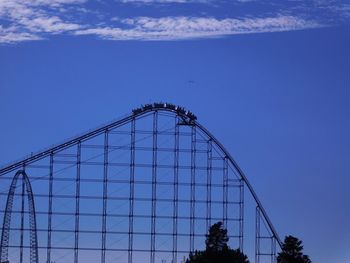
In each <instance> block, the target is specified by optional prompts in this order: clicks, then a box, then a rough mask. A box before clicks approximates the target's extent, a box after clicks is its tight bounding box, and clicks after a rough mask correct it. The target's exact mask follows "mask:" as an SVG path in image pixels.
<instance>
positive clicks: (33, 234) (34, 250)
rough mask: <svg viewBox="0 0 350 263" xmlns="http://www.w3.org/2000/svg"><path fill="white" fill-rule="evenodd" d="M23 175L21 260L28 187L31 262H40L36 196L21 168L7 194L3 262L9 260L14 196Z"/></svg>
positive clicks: (0, 251)
mask: <svg viewBox="0 0 350 263" xmlns="http://www.w3.org/2000/svg"><path fill="white" fill-rule="evenodd" d="M20 176H22V193H21V197H22V200H21V208H22V210H21V237H20V244H21V246H20V254H19V256H20V262H21V263H22V262H23V242H24V240H23V228H24V213H23V210H24V194H25V192H24V189H26V192H27V197H28V206H29V225H30V229H29V231H30V261H29V262H30V263H38V240H37V231H36V215H35V205H34V197H33V192H32V187H31V185H30V181H29V179H28V176H27V174H26V173H25V171H23V170H19V171H18V172H17V173H16V174H15V176H14V178H13V180H12V182H11V186H10V190H9V192H8V195H7V202H6V209H5V214H4V220H3V226H2V234H1V246H0V256H1V262H8V247H9V242H10V226H11V213H12V206H13V198H14V194H15V190H16V185H17V181H18V178H19V177H20Z"/></svg>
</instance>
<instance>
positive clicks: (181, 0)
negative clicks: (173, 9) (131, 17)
mask: <svg viewBox="0 0 350 263" xmlns="http://www.w3.org/2000/svg"><path fill="white" fill-rule="evenodd" d="M117 2H121V3H145V4H149V3H164V4H165V3H181V4H184V3H207V2H210V0H117Z"/></svg>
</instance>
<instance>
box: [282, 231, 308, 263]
mask: <svg viewBox="0 0 350 263" xmlns="http://www.w3.org/2000/svg"><path fill="white" fill-rule="evenodd" d="M303 249H304V247H303V246H302V241H301V240H299V239H298V238H296V237H293V236H286V237H285V239H284V243H283V246H282V252H280V253H278V257H277V262H278V263H311V260H310V258H309V256H307V255H304V254H303Z"/></svg>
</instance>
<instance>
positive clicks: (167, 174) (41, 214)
mask: <svg viewBox="0 0 350 263" xmlns="http://www.w3.org/2000/svg"><path fill="white" fill-rule="evenodd" d="M19 169H20V170H19ZM16 170H19V171H18V172H17V173H16V174H15V176H14V177H13V172H14V171H16ZM27 174H29V175H30V177H28V176H27ZM20 175H22V179H23V182H22V193H16V192H15V189H16V188H19V186H18V185H17V179H18V177H19V176H20ZM0 180H1V184H0V209H1V210H0V213H1V214H0V218H1V219H2V220H3V229H2V241H1V248H0V251H1V261H2V262H5V261H8V260H9V261H10V262H20V263H22V262H28V258H30V263H34V262H35V263H38V262H39V261H40V262H47V263H51V262H72V263H73V262H74V263H78V262H98V261H99V262H101V263H108V262H128V263H137V262H147V261H149V262H150V263H156V262H166V261H167V262H172V263H177V262H182V261H183V258H184V257H187V256H188V253H189V252H191V251H194V250H196V249H203V246H204V236H205V234H206V232H207V230H208V228H209V226H210V225H211V224H213V223H215V222H216V221H222V222H223V223H224V226H225V227H226V228H227V229H228V233H229V237H230V243H229V245H230V246H231V247H234V248H240V249H241V250H243V251H244V252H245V253H247V254H248V256H250V257H253V255H255V262H256V263H258V262H275V260H276V258H275V255H276V243H277V244H278V245H279V246H281V241H280V239H279V237H278V234H277V232H276V230H275V229H274V227H273V225H272V223H271V221H270V219H269V217H268V216H267V213H266V211H265V210H264V208H263V206H262V204H261V202H260V201H259V199H258V197H257V195H256V193H255V192H254V189H253V187H252V185H251V184H250V183H249V181H248V180H247V177H246V176H245V174H244V173H243V171H242V170H241V169H240V168H239V166H238V165H237V163H236V162H235V161H234V159H233V158H232V156H231V155H230V154H229V153H228V151H227V150H226V149H225V148H224V146H223V145H222V144H221V143H220V142H219V141H218V140H217V139H216V138H215V137H214V136H213V135H212V134H211V133H210V132H209V131H208V130H207V129H206V128H205V127H203V126H202V125H200V124H199V123H198V122H197V118H196V116H195V115H194V114H193V113H191V112H189V111H186V110H185V109H184V108H182V107H178V106H175V105H172V104H168V103H154V104H147V105H145V106H142V107H141V108H138V109H135V110H133V113H132V114H131V115H130V116H127V117H125V118H122V119H120V120H117V121H113V122H111V123H109V124H106V125H104V126H102V127H100V128H97V129H95V130H92V131H89V132H87V133H85V134H83V135H81V136H77V137H75V138H73V139H70V140H67V141H66V142H64V143H62V144H58V145H55V146H53V147H51V148H48V149H46V150H43V151H40V152H38V153H37V154H32V155H31V156H29V157H27V158H24V159H22V160H20V161H17V162H14V163H12V164H10V165H7V166H5V167H3V168H1V169H0ZM9 182H11V184H9ZM25 188H26V192H25V191H24V189H25ZM32 188H33V190H32ZM8 189H10V190H9V191H7V190H8ZM244 189H247V190H248V191H244ZM17 192H18V191H17ZM25 195H27V197H28V209H27V210H26V209H25V205H24V203H25ZM6 196H7V202H6V205H5V201H4V200H5V197H6ZM15 197H16V198H15ZM17 197H18V198H17ZM34 198H35V207H34ZM16 200H17V202H15V201H16ZM249 200H250V201H249ZM249 204H253V207H254V208H253V209H248V207H249ZM2 207H4V208H2ZM35 210H36V212H35ZM251 211H255V212H253V213H252V212H251ZM1 215H2V216H1ZM11 215H13V217H16V216H17V218H15V220H12V221H13V222H12V221H11ZM25 216H29V219H30V226H28V227H26V226H25V223H24V221H25V220H24V218H25ZM1 219H0V220H1ZM16 219H17V220H16ZM36 219H37V220H38V228H36ZM253 219H254V220H253ZM249 223H251V225H253V226H254V227H253V228H254V230H250V228H249ZM253 232H255V235H254V234H253V238H254V239H255V243H254V242H253V243H252V242H249V241H250V238H249V236H251V235H252V233H253ZM10 233H13V235H14V236H20V237H21V238H20V240H16V239H15V238H13V239H12V238H10ZM18 234H19V235H18ZM26 235H30V244H26V239H25V238H24V237H25V236H26ZM10 240H13V241H11V242H10ZM267 243H268V245H266V244H267ZM243 245H244V246H243ZM249 251H252V252H249Z"/></svg>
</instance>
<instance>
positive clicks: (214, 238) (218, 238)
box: [186, 222, 249, 263]
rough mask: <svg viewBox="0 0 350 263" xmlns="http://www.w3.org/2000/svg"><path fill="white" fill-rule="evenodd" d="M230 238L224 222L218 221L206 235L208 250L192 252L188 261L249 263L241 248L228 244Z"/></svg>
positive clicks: (195, 262) (194, 262) (197, 262)
mask: <svg viewBox="0 0 350 263" xmlns="http://www.w3.org/2000/svg"><path fill="white" fill-rule="evenodd" d="M228 240H229V238H228V236H227V230H226V229H224V228H223V224H222V222H217V223H216V224H214V225H212V226H211V227H210V228H209V231H208V234H207V235H206V240H205V244H206V250H204V251H197V250H196V251H195V252H194V253H190V255H189V258H188V259H187V260H186V263H249V260H248V258H247V256H246V255H244V254H243V253H242V252H241V251H240V250H239V249H231V248H230V247H229V246H228V245H227V242H228Z"/></svg>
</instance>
